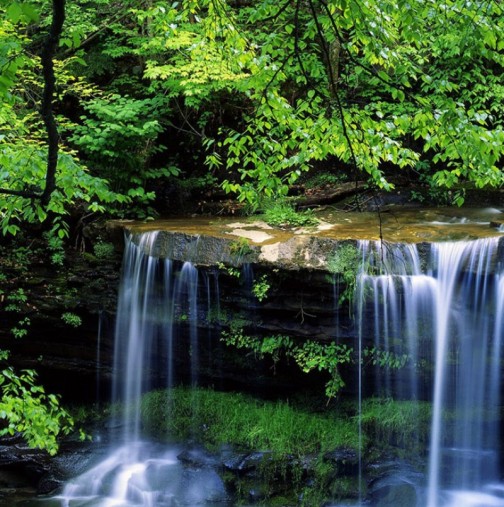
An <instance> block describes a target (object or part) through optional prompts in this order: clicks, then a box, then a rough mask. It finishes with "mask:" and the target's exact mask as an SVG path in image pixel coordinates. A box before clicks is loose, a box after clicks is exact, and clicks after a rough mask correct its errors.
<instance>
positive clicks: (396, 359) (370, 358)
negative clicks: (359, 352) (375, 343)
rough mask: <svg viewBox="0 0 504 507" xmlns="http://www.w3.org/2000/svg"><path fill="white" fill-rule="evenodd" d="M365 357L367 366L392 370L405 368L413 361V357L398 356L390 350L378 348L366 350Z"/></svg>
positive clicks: (406, 355)
mask: <svg viewBox="0 0 504 507" xmlns="http://www.w3.org/2000/svg"><path fill="white" fill-rule="evenodd" d="M363 356H364V359H365V360H366V364H372V365H373V366H379V367H380V368H388V369H392V370H399V369H401V368H404V367H405V366H406V365H407V364H408V363H409V362H410V361H411V356H409V355H408V354H396V353H394V352H391V351H389V350H380V349H378V348H376V347H369V348H366V349H364V351H363Z"/></svg>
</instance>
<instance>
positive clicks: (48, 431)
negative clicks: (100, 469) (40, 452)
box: [0, 351, 74, 455]
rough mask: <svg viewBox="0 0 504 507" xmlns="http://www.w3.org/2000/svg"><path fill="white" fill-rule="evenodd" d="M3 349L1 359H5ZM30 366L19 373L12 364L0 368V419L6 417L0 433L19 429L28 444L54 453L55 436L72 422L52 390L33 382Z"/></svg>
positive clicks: (56, 445) (65, 430)
mask: <svg viewBox="0 0 504 507" xmlns="http://www.w3.org/2000/svg"><path fill="white" fill-rule="evenodd" d="M6 357H7V355H6V353H5V351H3V352H2V359H6ZM35 379H36V374H35V372H34V371H33V370H23V371H22V372H21V373H20V374H19V375H18V374H16V373H15V371H14V370H13V369H12V368H5V369H4V370H2V371H0V387H1V392H2V396H1V398H0V420H1V419H3V420H4V421H5V425H2V428H1V429H0V436H3V435H14V434H15V433H21V434H22V435H23V437H24V438H25V439H26V441H27V442H28V444H29V445H30V446H31V447H38V448H40V449H45V450H47V451H48V452H49V454H51V455H54V454H56V452H57V450H58V443H57V438H58V436H59V435H60V434H69V433H70V431H71V430H72V429H73V426H74V422H73V420H72V418H71V417H70V415H69V414H68V412H67V411H66V410H64V409H63V408H62V407H61V406H60V404H59V399H58V397H57V396H55V395H54V394H46V393H45V391H44V388H43V387H42V386H39V385H37V384H36V382H35Z"/></svg>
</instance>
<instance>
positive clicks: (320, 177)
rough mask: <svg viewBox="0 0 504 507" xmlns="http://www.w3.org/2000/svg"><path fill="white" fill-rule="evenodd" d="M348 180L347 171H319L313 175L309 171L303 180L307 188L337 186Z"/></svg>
mask: <svg viewBox="0 0 504 507" xmlns="http://www.w3.org/2000/svg"><path fill="white" fill-rule="evenodd" d="M346 181H348V176H347V175H346V174H345V173H338V174H334V173H330V172H318V173H315V174H313V175H312V176H310V173H308V176H307V177H306V178H303V179H302V180H301V182H302V183H303V185H304V187H305V188H319V187H337V186H338V185H340V184H341V183H344V182H346Z"/></svg>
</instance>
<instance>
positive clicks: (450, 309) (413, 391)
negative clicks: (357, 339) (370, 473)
mask: <svg viewBox="0 0 504 507" xmlns="http://www.w3.org/2000/svg"><path fill="white" fill-rule="evenodd" d="M498 248H499V243H498V240H497V239H495V238H493V239H492V238H490V239H482V240H477V241H467V242H465V241H458V242H445V243H433V244H432V247H431V252H430V256H429V257H430V258H429V261H428V263H427V265H426V266H423V267H422V266H421V262H420V257H419V255H418V252H417V250H416V248H415V246H411V245H410V246H408V247H407V248H405V247H404V246H402V247H398V246H393V247H391V248H387V247H386V246H384V245H381V244H379V243H370V242H362V244H361V249H362V251H363V252H364V255H363V257H364V258H365V259H367V264H366V265H365V266H364V269H363V273H362V275H361V276H360V283H359V294H360V296H359V304H360V305H361V306H364V307H365V308H366V307H367V309H368V311H370V313H371V314H372V315H373V317H374V318H373V321H372V322H371V323H370V322H366V319H364V318H362V315H364V313H365V309H363V308H361V309H360V311H359V315H361V336H370V335H371V336H373V337H374V352H375V354H377V353H378V352H376V351H380V353H381V354H382V356H381V359H383V361H388V362H389V363H391V362H392V361H394V360H398V361H399V362H400V361H404V362H407V364H408V367H406V368H403V369H402V370H401V372H395V371H394V370H393V369H389V373H388V374H384V372H383V369H377V371H376V372H375V376H374V379H373V380H374V386H375V389H376V391H377V394H379V395H381V396H394V397H397V398H399V399H404V400H428V401H431V402H432V420H431V428H430V444H429V456H428V474H427V475H428V479H427V489H426V493H425V496H424V498H423V499H422V501H421V504H420V505H421V506H424V505H426V506H427V507H440V506H442V507H446V506H454V507H455V506H461V507H462V506H481V507H485V506H491V505H504V495H503V492H504V489H503V485H502V484H501V483H499V480H500V479H501V476H500V466H499V465H500V463H499V453H500V452H501V449H500V447H499V445H500V443H499V441H500V439H499V432H500V428H499V425H500V413H499V410H500V395H499V392H500V387H501V379H500V366H501V361H502V354H501V346H502V343H501V342H502V338H503V331H504V329H503V317H502V314H503V311H504V307H503V298H504V294H503V290H504V289H503V286H504V284H503V282H502V279H503V277H504V266H495V265H494V263H495V262H496V258H497V251H498ZM385 354H388V355H385ZM379 360H380V356H379V357H378V360H377V362H379ZM420 366H421V367H422V368H420ZM421 369H423V370H427V371H428V370H429V369H431V370H432V374H431V375H427V376H426V374H425V372H424V374H423V375H422V374H421ZM419 433H420V432H419Z"/></svg>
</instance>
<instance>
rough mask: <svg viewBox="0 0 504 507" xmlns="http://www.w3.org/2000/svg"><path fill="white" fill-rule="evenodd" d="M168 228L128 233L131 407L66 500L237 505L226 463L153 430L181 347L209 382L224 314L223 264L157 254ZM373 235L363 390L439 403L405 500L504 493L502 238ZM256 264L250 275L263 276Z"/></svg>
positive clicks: (364, 307) (119, 372) (503, 501)
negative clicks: (207, 333) (203, 265)
mask: <svg viewBox="0 0 504 507" xmlns="http://www.w3.org/2000/svg"><path fill="white" fill-rule="evenodd" d="M155 242H156V233H155V232H150V233H144V234H143V235H142V236H141V237H140V238H139V242H138V245H135V244H134V243H133V242H131V241H129V240H128V241H127V242H126V247H125V256H124V264H123V278H122V284H121V289H120V297H119V305H118V312H117V321H116V344H115V356H114V370H115V375H114V378H115V381H114V386H113V397H114V399H115V400H117V401H120V402H121V403H122V404H123V405H124V407H125V410H124V412H123V415H122V418H121V420H120V421H118V423H119V426H120V428H121V435H120V436H119V437H117V438H116V440H115V441H114V443H113V446H112V449H111V451H110V453H109V455H108V457H107V458H106V459H105V460H104V461H102V462H101V463H99V464H98V465H97V466H95V467H94V468H91V469H90V470H89V471H88V472H86V473H85V474H83V475H81V476H80V477H78V478H76V479H75V480H73V481H71V482H70V483H68V484H67V486H66V487H65V489H64V491H63V493H62V495H60V496H59V497H56V498H55V499H52V500H51V501H52V502H54V501H58V502H59V505H61V506H74V505H86V506H89V507H98V506H101V507H112V506H121V507H130V506H131V507H133V506H141V507H172V506H174V505H186V506H191V507H193V506H196V505H203V506H205V505H208V506H210V505H212V506H221V505H230V504H229V501H228V500H222V501H221V502H220V503H219V502H215V501H207V499H208V498H215V496H216V493H215V492H218V493H217V496H219V495H220V497H221V498H226V493H225V490H224V487H223V484H222V481H221V480H220V479H219V477H218V476H217V474H216V473H215V471H212V470H210V469H203V470H197V471H196V470H189V469H186V468H183V467H182V466H181V465H180V462H179V460H178V459H177V453H178V450H177V449H174V448H168V449H167V448H166V447H162V446H160V445H156V444H153V443H146V442H143V441H142V440H141V432H140V429H141V406H140V399H141V395H142V394H143V393H144V392H146V391H148V390H151V389H155V388H158V387H163V388H164V387H172V386H174V385H175V382H176V381H177V380H178V379H179V378H180V374H181V373H182V372H180V371H178V369H179V365H178V363H175V362H174V360H173V358H174V357H177V356H179V355H180V353H181V349H183V350H184V351H185V354H186V356H187V357H190V361H189V365H188V367H186V370H185V373H184V375H185V381H186V383H188V384H192V385H195V384H197V383H198V381H199V364H198V361H199V359H200V358H201V356H202V352H201V350H200V344H201V342H200V340H202V337H201V336H199V335H198V323H199V322H200V318H201V317H202V315H203V316H205V315H206V317H204V318H206V319H207V320H208V321H209V320H210V313H211V312H215V311H217V313H218V314H220V309H219V305H218V298H219V287H218V278H217V277H215V280H214V277H213V276H212V275H211V274H209V273H207V272H203V273H200V272H199V271H198V270H197V269H196V268H195V266H194V265H193V264H191V263H190V262H185V263H175V262H172V261H170V260H162V259H158V258H155V257H152V256H151V255H149V254H150V252H152V250H153V245H154V244H155ZM360 248H361V258H362V265H363V268H362V272H361V274H360V276H359V283H358V294H357V298H356V299H357V301H358V312H357V316H358V323H357V325H358V328H359V334H358V336H359V344H358V345H359V354H358V357H359V395H360V396H362V397H363V398H366V397H369V396H375V395H379V396H384V397H389V398H398V399H400V400H412V401H414V402H416V401H418V402H419V403H420V402H430V403H431V404H432V420H431V427H430V431H429V434H430V444H427V445H426V444H425V442H420V441H419V442H417V444H418V445H416V446H414V447H415V452H418V456H417V458H418V460H417V461H416V463H417V464H418V463H422V462H423V463H426V474H425V477H426V479H425V484H424V485H423V486H422V485H421V484H418V487H419V489H418V491H419V493H418V496H417V503H416V504H415V505H413V504H410V503H408V504H400V505H399V504H398V505H397V507H426V506H427V507H490V506H493V505H497V506H501V507H504V486H503V485H502V483H500V482H499V481H500V480H501V477H500V469H499V459H498V454H499V452H500V448H499V445H500V443H499V438H498V437H499V424H500V414H498V410H499V405H500V401H501V400H500V396H499V388H500V384H501V374H500V362H501V359H502V350H501V349H502V344H501V340H502V337H503V333H504V315H503V314H504V266H499V265H496V259H497V258H498V255H497V251H498V249H499V244H498V240H497V239H485V240H477V241H467V242H463V241H462V242H448V243H435V244H432V245H431V247H430V253H429V252H427V254H428V255H426V252H423V253H422V255H420V253H419V249H418V248H417V247H416V246H415V245H381V244H379V243H375V242H369V241H362V242H361V243H360ZM421 248H423V249H424V250H426V249H427V248H428V247H427V246H425V245H424V246H422V247H421ZM499 255H500V254H499ZM249 269H250V267H249ZM247 273H248V274H249V275H250V274H251V272H250V273H249V272H248V271H247V270H245V271H244V275H243V278H244V280H245V281H247V279H249V278H250V279H251V276H247ZM249 285H251V283H249ZM336 296H337V294H334V297H335V298H336ZM213 298H216V299H217V304H216V305H211V300H212V299H213ZM198 299H201V300H202V301H201V303H198ZM216 309H217V310H216ZM251 311H253V310H251ZM182 328H183V336H181V333H180V332H179V331H180V329H182ZM181 340H182V341H183V345H180V341H181ZM369 351H371V355H367V353H368V352H369ZM372 354H374V358H375V362H376V363H377V365H379V364H382V365H385V366H390V364H391V363H394V362H395V363H397V365H399V366H400V368H396V369H395V368H385V369H383V368H379V367H378V366H376V367H374V368H371V369H369V367H366V362H368V363H369V362H370V357H373V356H372ZM368 366H369V365H368ZM360 399H361V398H360ZM359 406H360V402H359ZM414 439H415V437H412V440H414ZM420 447H423V448H424V452H423V453H422V451H418V449H419V448H420ZM425 447H428V448H429V449H428V451H425ZM360 463H361V464H360V465H359V469H360V471H361V472H363V468H364V466H363V464H362V461H361V462H360ZM417 479H418V474H417V475H416V476H415V480H417ZM363 496H364V495H363ZM362 501H363V503H364V504H365V505H369V503H366V502H367V499H362ZM50 505H54V503H51V504H50ZM371 505H372V503H371Z"/></svg>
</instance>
